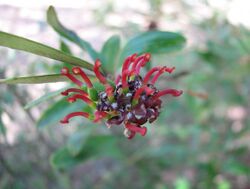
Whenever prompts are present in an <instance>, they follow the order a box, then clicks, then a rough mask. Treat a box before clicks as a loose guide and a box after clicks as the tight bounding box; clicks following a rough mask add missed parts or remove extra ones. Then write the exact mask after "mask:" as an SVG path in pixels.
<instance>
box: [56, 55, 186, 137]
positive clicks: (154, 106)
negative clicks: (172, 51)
mask: <svg viewBox="0 0 250 189" xmlns="http://www.w3.org/2000/svg"><path fill="white" fill-rule="evenodd" d="M150 57H151V56H150V54H148V53H146V54H143V55H141V56H137V54H133V55H131V56H129V57H127V58H126V59H125V61H124V63H123V67H122V73H121V75H118V76H117V78H116V80H115V83H109V81H108V79H107V78H106V77H104V76H103V75H102V74H101V72H100V70H99V69H100V67H101V62H100V61H99V60H96V62H95V65H94V73H95V75H96V77H97V79H98V80H99V81H100V83H102V84H103V85H104V87H105V90H104V91H102V92H99V93H97V90H96V89H95V88H94V86H93V84H92V83H91V81H90V79H89V78H88V77H87V75H86V74H85V73H84V71H83V70H82V69H81V68H79V67H74V68H73V69H72V73H70V72H69V70H68V69H67V68H63V69H62V71H61V74H62V75H65V76H66V77H68V78H69V79H70V80H71V81H72V82H74V83H75V84H76V85H78V86H79V88H70V89H67V90H66V91H64V92H62V95H64V96H68V95H69V94H70V93H74V94H73V95H71V96H70V97H68V101H69V102H75V101H76V100H82V101H84V102H85V103H87V104H88V105H89V106H90V107H92V108H93V109H94V112H95V113H94V114H93V115H92V114H90V113H87V112H73V113H70V114H68V115H67V116H65V117H64V118H63V119H62V120H61V123H63V124H64V123H68V122H69V120H70V119H71V118H72V117H75V116H83V117H86V118H88V119H90V120H92V121H93V122H99V121H100V120H105V122H106V125H107V126H108V127H109V128H110V127H111V126H113V125H121V124H123V125H124V128H125V130H124V135H125V136H126V137H127V138H128V139H132V138H133V137H134V136H135V135H136V133H139V134H141V135H142V136H145V135H146V133H147V128H146V127H144V126H142V125H143V124H145V123H146V122H149V123H152V122H154V121H155V120H156V119H157V117H158V116H159V114H160V109H161V104H162V101H161V99H160V97H162V96H163V95H168V94H169V95H172V96H175V97H177V96H180V95H181V94H182V91H181V90H176V89H165V90H162V91H159V90H157V88H156V87H155V86H154V84H155V82H156V81H157V79H158V78H159V77H160V75H162V74H163V73H164V72H168V73H172V72H173V70H174V69H175V68H174V67H172V68H169V67H166V66H163V67H154V68H152V69H151V70H149V71H148V73H147V74H146V75H145V76H144V77H142V76H141V75H140V69H141V68H142V67H144V66H145V65H146V63H147V62H149V60H150ZM75 75H80V76H81V77H82V79H83V80H84V83H83V82H82V81H80V80H79V79H77V78H76V77H75ZM85 84H86V86H87V90H85V89H86V87H83V86H85ZM83 88H84V89H83Z"/></svg>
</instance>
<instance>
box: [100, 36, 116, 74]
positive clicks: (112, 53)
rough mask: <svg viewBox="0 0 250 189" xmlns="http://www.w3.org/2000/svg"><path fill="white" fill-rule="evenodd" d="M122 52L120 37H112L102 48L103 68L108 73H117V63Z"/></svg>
mask: <svg viewBox="0 0 250 189" xmlns="http://www.w3.org/2000/svg"><path fill="white" fill-rule="evenodd" d="M119 51H120V37H119V36H118V35H114V36H111V37H110V38H109V39H108V40H107V41H106V43H105V44H104V45H103V47H102V51H101V53H102V56H103V62H102V66H103V68H104V70H105V71H106V72H107V73H114V72H115V63H116V61H117V57H118V54H119Z"/></svg>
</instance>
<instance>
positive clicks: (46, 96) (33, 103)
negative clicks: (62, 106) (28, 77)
mask: <svg viewBox="0 0 250 189" xmlns="http://www.w3.org/2000/svg"><path fill="white" fill-rule="evenodd" d="M66 89H67V88H66V87H65V88H63V89H60V90H56V91H53V92H48V93H46V94H44V95H43V96H41V97H39V98H37V99H36V100H33V101H31V102H29V103H28V104H26V105H25V106H24V109H25V110H27V109H29V108H33V107H34V106H37V105H39V104H40V103H42V102H44V101H46V100H49V99H51V98H53V97H55V96H58V95H59V94H60V93H61V92H62V91H64V90H66Z"/></svg>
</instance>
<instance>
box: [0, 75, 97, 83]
mask: <svg viewBox="0 0 250 189" xmlns="http://www.w3.org/2000/svg"><path fill="white" fill-rule="evenodd" d="M88 77H90V78H93V76H92V75H88ZM64 81H69V79H68V78H66V77H65V76H63V75H61V74H53V75H37V76H25V77H13V78H9V79H0V84H1V83H5V84H41V83H55V82H64Z"/></svg>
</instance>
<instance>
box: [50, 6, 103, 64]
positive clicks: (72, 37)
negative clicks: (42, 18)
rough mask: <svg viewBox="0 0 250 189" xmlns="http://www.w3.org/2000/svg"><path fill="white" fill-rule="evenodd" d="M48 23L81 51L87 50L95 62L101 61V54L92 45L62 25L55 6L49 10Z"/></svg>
mask: <svg viewBox="0 0 250 189" xmlns="http://www.w3.org/2000/svg"><path fill="white" fill-rule="evenodd" d="M47 21H48V23H49V25H51V26H52V28H53V29H54V30H55V31H56V32H57V33H58V34H59V35H61V36H62V37H64V38H66V39H68V40H69V41H71V42H73V43H75V44H76V45H78V46H79V47H80V48H81V49H83V50H86V51H87V52H88V53H89V55H90V57H91V58H92V59H93V60H96V59H98V58H99V59H101V57H100V54H99V53H98V52H97V51H95V49H94V48H93V47H92V46H91V45H90V43H88V42H87V41H85V40H83V39H81V38H80V37H79V36H78V35H77V34H76V33H75V32H74V31H72V30H69V29H67V28H66V27H64V26H63V25H62V24H61V23H60V21H59V19H58V17H57V14H56V11H55V9H54V7H53V6H50V7H49V9H48V10H47Z"/></svg>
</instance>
